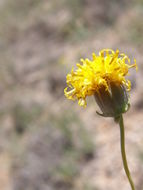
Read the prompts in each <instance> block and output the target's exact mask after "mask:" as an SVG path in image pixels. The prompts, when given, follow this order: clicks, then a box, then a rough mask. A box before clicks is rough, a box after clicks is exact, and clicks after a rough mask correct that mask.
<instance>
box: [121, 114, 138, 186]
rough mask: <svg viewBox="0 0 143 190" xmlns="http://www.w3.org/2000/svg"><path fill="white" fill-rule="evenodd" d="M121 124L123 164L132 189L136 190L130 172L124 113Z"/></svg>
mask: <svg viewBox="0 0 143 190" xmlns="http://www.w3.org/2000/svg"><path fill="white" fill-rule="evenodd" d="M119 125H120V140H121V154H122V161H123V166H124V170H125V172H126V175H127V177H128V180H129V183H130V185H131V188H132V190H135V186H134V183H133V180H132V178H131V174H130V171H129V168H128V163H127V159H126V151H125V132H124V122H123V116H122V115H121V116H120V119H119Z"/></svg>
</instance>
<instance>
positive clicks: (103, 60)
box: [64, 49, 137, 107]
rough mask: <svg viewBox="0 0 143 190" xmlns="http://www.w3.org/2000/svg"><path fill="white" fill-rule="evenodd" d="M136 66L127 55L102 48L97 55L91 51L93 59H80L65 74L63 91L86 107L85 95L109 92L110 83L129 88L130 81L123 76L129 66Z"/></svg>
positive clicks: (126, 73) (125, 88) (69, 97)
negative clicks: (65, 85) (74, 66)
mask: <svg viewBox="0 0 143 190" xmlns="http://www.w3.org/2000/svg"><path fill="white" fill-rule="evenodd" d="M132 67H136V69H137V65H136V60H135V59H134V64H131V63H130V59H129V58H128V56H127V55H125V54H123V53H119V50H116V52H114V51H113V50H112V49H103V50H101V51H100V52H99V55H95V53H93V59H92V60H89V59H85V60H84V59H81V64H80V63H77V69H76V70H75V71H74V70H73V69H72V70H71V73H70V74H68V75H67V85H68V87H67V88H65V90H64V93H65V96H66V97H67V98H68V99H71V100H78V104H79V105H80V106H84V107H86V97H87V96H92V95H94V96H95V95H96V94H101V91H102V93H103V94H104V93H105V94H106V93H110V91H111V86H112V85H111V84H113V85H114V86H116V87H120V88H124V90H130V89H131V82H130V81H129V80H127V79H126V78H125V76H126V75H129V73H128V71H129V69H130V68H132Z"/></svg>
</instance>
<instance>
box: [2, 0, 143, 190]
mask: <svg viewBox="0 0 143 190" xmlns="http://www.w3.org/2000/svg"><path fill="white" fill-rule="evenodd" d="M142 18H143V0H120V1H119V0H109V1H107V0H0V189H1V190H105V189H106V190H118V189H119V188H120V189H122V190H130V186H129V184H128V181H127V178H126V176H125V173H124V170H123V166H122V160H121V155H120V137H119V135H120V134H119V127H118V126H117V125H116V124H115V123H114V121H113V119H110V118H102V117H99V116H98V115H96V110H98V107H97V106H96V104H95V100H94V98H93V97H90V98H88V106H87V108H86V109H83V108H81V107H79V106H78V104H77V102H75V103H74V102H71V101H69V100H67V99H66V98H65V97H64V93H63V90H64V88H65V87H66V74H67V73H68V72H69V71H70V70H71V68H72V66H73V65H75V64H76V62H77V61H79V59H80V58H81V57H82V58H86V57H89V58H91V54H92V52H95V53H97V54H98V52H99V50H101V49H102V48H113V49H114V50H116V49H117V48H118V49H119V50H120V51H121V52H124V53H126V54H127V55H129V57H130V58H131V60H132V62H133V59H134V58H136V59H137V63H138V66H139V71H138V72H137V74H136V72H135V71H133V72H132V73H131V76H130V80H131V81H132V91H131V93H130V102H131V109H130V110H129V111H128V113H126V114H125V115H124V118H125V126H126V150H127V158H128V161H129V167H130V169H131V173H132V176H133V179H134V181H135V186H136V190H143V82H142V80H143V77H142V75H143V61H142V60H143V21H142Z"/></svg>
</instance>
